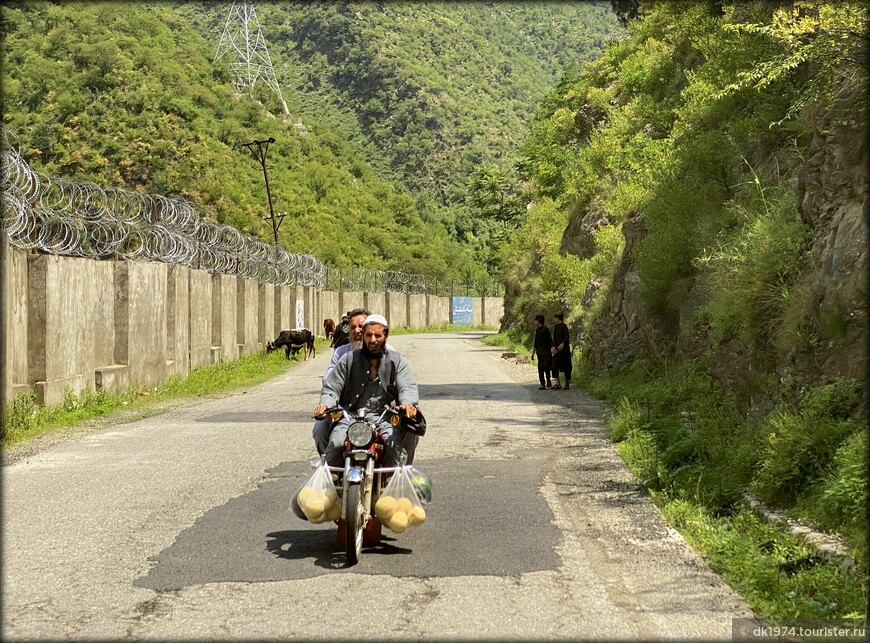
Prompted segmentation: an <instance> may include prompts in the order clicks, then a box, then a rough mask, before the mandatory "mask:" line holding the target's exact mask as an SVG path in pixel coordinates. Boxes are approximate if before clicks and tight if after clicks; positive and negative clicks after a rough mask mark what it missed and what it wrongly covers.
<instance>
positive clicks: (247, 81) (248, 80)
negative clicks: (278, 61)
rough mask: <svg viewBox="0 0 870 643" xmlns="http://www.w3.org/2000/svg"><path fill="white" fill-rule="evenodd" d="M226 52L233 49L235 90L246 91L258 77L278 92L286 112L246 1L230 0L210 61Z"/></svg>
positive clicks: (232, 65) (267, 52) (264, 41)
mask: <svg viewBox="0 0 870 643" xmlns="http://www.w3.org/2000/svg"><path fill="white" fill-rule="evenodd" d="M229 52H234V54H235V61H233V62H230V64H229V65H230V69H232V70H233V73H234V74H235V75H236V87H238V88H239V91H246V90H248V91H250V90H252V89H253V88H254V83H256V82H257V81H258V80H262V81H263V82H264V83H266V85H268V86H269V87H270V88H271V89H272V91H273V92H275V93H276V94H277V95H278V98H279V99H280V101H281V105H282V106H283V108H284V113H285V114H289V113H290V110H288V109H287V103H285V102H284V97H283V96H282V95H281V88H280V87H279V86H278V79H277V78H276V77H275V69H274V68H273V67H272V59H271V58H269V51H268V50H267V49H266V40H265V39H264V38H263V32H262V31H261V30H260V21H259V20H257V13H256V11H254V5H253V3H250V2H233V4H232V6H231V7H230V13H229V15H228V16H227V21H226V24H225V25H224V31H223V33H222V34H221V40H220V42H219V43H218V46H217V52H216V53H215V56H214V62H217V61H218V60H220V59H221V58H222V57H223V56H225V55H226V54H227V53H229Z"/></svg>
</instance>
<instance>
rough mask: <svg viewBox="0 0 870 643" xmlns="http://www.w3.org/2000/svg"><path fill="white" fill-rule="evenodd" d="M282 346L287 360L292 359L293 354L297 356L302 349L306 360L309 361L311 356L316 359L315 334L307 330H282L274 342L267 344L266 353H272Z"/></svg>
mask: <svg viewBox="0 0 870 643" xmlns="http://www.w3.org/2000/svg"><path fill="white" fill-rule="evenodd" d="M282 346H283V347H284V353H285V355H286V357H287V359H290V354H291V353H293V355H296V353H298V352H299V351H300V350H302V349H304V352H303V355H304V356H305V359H308V355H309V354H310V355H311V357H312V358H314V334H313V333H312V332H311V331H310V330H308V329H307V328H293V329H291V330H282V331H281V332H280V333H279V334H278V337H277V339H275V341H274V342H269V343H267V344H266V352H267V353H271V352H272V351H275V350H278V349H279V348H281V347H282Z"/></svg>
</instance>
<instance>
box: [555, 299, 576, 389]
mask: <svg viewBox="0 0 870 643" xmlns="http://www.w3.org/2000/svg"><path fill="white" fill-rule="evenodd" d="M553 322H554V324H553V351H552V352H553V379H555V380H556V383H555V384H553V388H554V389H560V388H562V386H561V384H560V383H559V371H562V372H563V373H564V374H565V390H568V388H570V386H571V370H572V368H573V365H572V364H571V342H570V338H569V336H568V326H567V325H566V324H565V315H563V314H562V313H556V314H555V315H553Z"/></svg>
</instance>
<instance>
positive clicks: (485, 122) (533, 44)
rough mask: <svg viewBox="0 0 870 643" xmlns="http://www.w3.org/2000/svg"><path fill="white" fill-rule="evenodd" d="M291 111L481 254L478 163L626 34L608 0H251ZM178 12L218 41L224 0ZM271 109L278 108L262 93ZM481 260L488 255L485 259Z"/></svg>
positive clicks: (484, 226) (508, 149)
mask: <svg viewBox="0 0 870 643" xmlns="http://www.w3.org/2000/svg"><path fill="white" fill-rule="evenodd" d="M256 8H257V15H258V17H259V20H260V22H261V25H263V30H264V33H265V34H266V35H267V37H268V38H269V41H270V48H271V49H270V51H271V52H272V58H273V61H275V66H276V73H277V75H278V77H279V79H280V80H281V82H282V86H284V87H285V88H286V91H285V98H286V101H287V103H288V105H289V106H290V111H291V112H292V113H293V114H294V115H299V116H302V117H303V119H304V120H306V121H313V122H319V123H324V124H327V123H328V124H329V126H330V127H331V128H332V130H333V131H335V132H339V133H340V134H341V136H343V137H346V138H348V139H352V140H355V141H358V142H359V143H360V144H361V145H362V149H365V150H367V151H366V156H367V158H374V159H378V160H379V167H380V169H381V176H384V177H388V178H390V179H397V180H399V181H401V182H402V183H403V184H404V185H405V186H407V187H408V188H409V189H410V190H411V192H412V194H414V197H415V201H416V204H417V206H418V208H419V209H420V212H421V214H422V215H423V217H424V218H425V219H426V220H427V221H438V222H443V223H444V224H445V225H446V226H447V228H448V230H450V232H451V236H452V237H454V238H456V239H460V240H463V241H466V242H474V243H475V245H476V247H477V248H478V249H483V248H484V247H485V246H486V245H487V243H488V241H489V239H490V231H491V228H492V223H491V222H489V221H487V220H486V219H485V218H481V217H479V216H478V215H479V212H478V211H477V210H476V209H475V208H474V207H469V205H468V203H467V195H468V187H469V179H470V177H471V176H472V173H473V172H474V170H475V169H476V168H480V167H481V166H487V165H490V164H498V163H502V162H503V161H505V160H507V159H509V158H511V157H512V156H513V155H514V154H515V152H516V150H517V146H518V145H519V142H521V141H522V140H523V139H524V138H525V137H526V135H527V133H528V120H529V117H530V116H531V114H532V113H533V112H534V109H535V106H536V104H537V101H538V100H539V99H540V97H541V96H543V95H544V93H545V92H546V91H548V90H549V89H551V88H552V87H553V86H554V85H555V83H556V81H557V79H558V77H559V74H561V73H562V71H563V70H564V69H565V68H568V67H571V66H576V65H578V64H579V63H582V62H584V61H587V60H592V59H594V58H596V57H597V56H599V55H600V52H601V50H602V49H603V47H604V45H605V44H606V42H608V41H609V40H610V39H611V38H612V37H613V36H614V35H615V34H618V33H619V32H620V30H619V27H618V23H617V21H616V18H615V15H614V14H613V12H612V11H611V9H610V4H609V3H608V2H595V3H592V2H590V3H566V2H540V3H539V2H360V3H348V2H294V3H288V2H276V3H257V4H256ZM178 11H179V12H181V13H183V14H184V15H186V16H188V17H189V18H190V19H191V21H192V22H195V23H196V24H198V26H199V28H200V29H201V31H202V32H203V34H205V35H207V36H210V37H215V35H216V34H217V33H219V32H220V30H221V29H222V27H223V23H224V20H225V15H224V14H225V11H226V7H224V6H222V5H213V4H211V3H208V4H202V5H198V4H195V3H183V4H179V5H178ZM264 100H265V101H266V102H267V104H270V105H271V107H270V109H272V110H273V111H276V113H277V111H278V110H279V106H278V104H277V102H276V101H275V100H274V99H273V98H270V97H264ZM481 256H486V253H485V252H484V253H482V254H481Z"/></svg>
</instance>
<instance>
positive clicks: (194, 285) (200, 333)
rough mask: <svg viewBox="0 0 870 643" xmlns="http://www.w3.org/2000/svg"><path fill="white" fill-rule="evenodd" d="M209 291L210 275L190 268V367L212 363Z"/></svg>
mask: <svg viewBox="0 0 870 643" xmlns="http://www.w3.org/2000/svg"><path fill="white" fill-rule="evenodd" d="M211 293H212V278H211V275H210V274H208V273H207V272H203V271H202V270H191V271H190V281H189V287H188V319H189V323H190V353H189V354H190V368H191V369H194V368H201V367H203V366H207V365H208V364H211V363H212V350H211V346H212V343H211V338H212V329H211V320H212V304H211V299H212V297H211Z"/></svg>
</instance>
